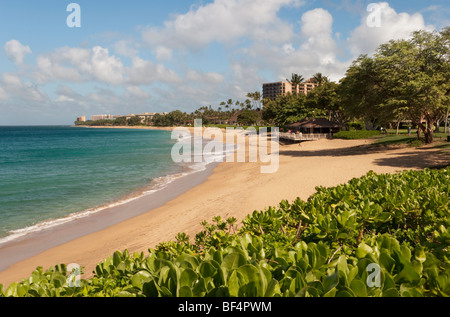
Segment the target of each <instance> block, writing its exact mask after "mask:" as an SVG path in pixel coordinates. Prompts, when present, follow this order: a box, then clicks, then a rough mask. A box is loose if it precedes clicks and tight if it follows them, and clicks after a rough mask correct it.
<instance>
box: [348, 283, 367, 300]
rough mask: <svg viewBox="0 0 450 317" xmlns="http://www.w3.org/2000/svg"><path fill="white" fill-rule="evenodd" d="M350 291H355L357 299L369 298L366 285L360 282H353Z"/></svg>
mask: <svg viewBox="0 0 450 317" xmlns="http://www.w3.org/2000/svg"><path fill="white" fill-rule="evenodd" d="M350 289H351V290H352V291H353V293H354V294H355V296H356V297H367V289H366V284H364V283H363V282H362V281H360V280H356V279H355V280H353V281H352V282H351V283H350Z"/></svg>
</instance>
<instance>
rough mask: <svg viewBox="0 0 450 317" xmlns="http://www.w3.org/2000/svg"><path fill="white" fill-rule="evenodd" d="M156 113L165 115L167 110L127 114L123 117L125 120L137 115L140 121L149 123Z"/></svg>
mask: <svg viewBox="0 0 450 317" xmlns="http://www.w3.org/2000/svg"><path fill="white" fill-rule="evenodd" d="M157 114H160V115H163V116H165V115H167V112H164V113H157V112H144V113H140V114H129V115H126V116H124V117H125V118H126V119H127V120H129V119H131V118H132V117H139V118H141V122H142V123H146V122H147V123H150V122H151V121H152V120H153V118H154V117H155V116H156V115H157Z"/></svg>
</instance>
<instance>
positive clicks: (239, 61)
mask: <svg viewBox="0 0 450 317" xmlns="http://www.w3.org/2000/svg"><path fill="white" fill-rule="evenodd" d="M71 2H74V3H77V4H79V6H80V8H81V14H80V19H81V27H80V28H70V27H68V26H67V24H66V19H67V17H68V16H69V14H70V12H67V11H66V8H67V5H68V4H69V3H71ZM370 3H375V4H377V8H378V11H377V12H378V13H379V16H380V25H379V27H370V26H369V25H368V23H367V21H368V18H370V16H369V15H371V14H373V12H372V13H371V12H368V11H367V7H368V5H369V4H370ZM448 25H450V6H449V5H448V4H447V1H444V0H430V1H418V0H410V1H399V0H396V1H388V2H373V1H365V0H346V1H333V0H309V1H306V0H214V1H213V0H210V1H206V0H205V1H201V0H194V1H189V0H168V1H142V0H128V1H117V0H111V1H107V0H95V1H92V0H89V1H88V0H78V1H76V0H75V1H62V0H43V1H31V0H28V1H17V0H15V1H14V0H0V125H21V124H22V125H27V124H44V125H46V124H49V125H53V124H56V125H57V124H72V123H73V121H74V120H75V119H76V117H77V116H80V115H86V116H87V117H90V116H91V115H93V114H122V115H124V114H130V113H141V112H165V111H167V112H169V111H172V110H175V109H180V110H183V111H186V112H191V111H193V110H195V109H197V108H198V107H200V106H207V105H212V106H214V107H217V106H218V105H219V104H220V102H221V101H223V100H227V99H229V98H232V99H233V100H241V101H243V100H245V99H246V94H247V93H248V92H254V91H258V90H259V91H260V90H261V86H262V83H264V82H270V81H278V80H285V79H286V78H289V77H290V75H291V73H294V72H295V73H298V74H302V75H303V76H304V77H306V78H307V77H309V76H312V75H313V74H315V73H317V72H322V73H323V74H324V75H327V76H329V77H330V78H331V79H332V80H335V81H338V80H339V79H340V78H342V76H343V75H344V74H345V70H346V69H347V67H348V66H349V65H350V64H351V62H352V61H353V60H354V59H355V58H356V57H357V56H358V55H359V54H371V53H373V51H374V50H375V49H376V48H377V47H378V46H379V45H380V44H382V43H384V42H386V41H389V40H391V39H398V38H407V37H408V36H409V35H410V34H411V32H412V31H415V30H418V29H423V30H429V31H432V30H439V29H441V28H442V27H445V26H448Z"/></svg>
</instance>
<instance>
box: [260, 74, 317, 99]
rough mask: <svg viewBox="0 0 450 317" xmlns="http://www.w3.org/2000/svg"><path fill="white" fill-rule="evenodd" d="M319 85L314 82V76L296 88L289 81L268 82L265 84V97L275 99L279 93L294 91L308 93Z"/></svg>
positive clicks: (284, 93)
mask: <svg viewBox="0 0 450 317" xmlns="http://www.w3.org/2000/svg"><path fill="white" fill-rule="evenodd" d="M317 86H319V84H318V83H316V82H314V80H313V79H312V78H310V79H308V80H306V81H305V82H303V83H301V84H299V85H298V86H297V87H296V89H295V88H294V87H293V85H292V84H291V83H290V82H288V81H280V82H276V83H266V84H263V99H266V98H269V99H272V100H273V99H276V98H277V97H278V96H279V95H287V94H288V93H291V94H292V93H294V92H297V93H302V94H305V95H307V94H308V93H310V92H311V91H312V90H313V89H314V88H316V87H317Z"/></svg>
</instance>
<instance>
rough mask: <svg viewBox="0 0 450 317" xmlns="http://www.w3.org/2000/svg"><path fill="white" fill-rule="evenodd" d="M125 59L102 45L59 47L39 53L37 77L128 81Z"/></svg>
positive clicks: (40, 80)
mask: <svg viewBox="0 0 450 317" xmlns="http://www.w3.org/2000/svg"><path fill="white" fill-rule="evenodd" d="M123 76H124V66H123V64H122V61H121V60H120V59H119V58H118V57H115V56H111V55H110V54H109V50H108V49H106V48H103V47H101V46H95V47H93V48H92V49H85V48H71V47H63V48H58V49H56V50H55V51H54V52H52V53H50V54H46V55H40V56H38V57H37V71H36V73H35V74H34V77H35V78H36V80H37V81H38V82H41V83H43V82H50V81H68V82H86V81H91V80H93V81H99V82H101V83H105V84H112V85H119V84H121V83H123V81H124V77H123Z"/></svg>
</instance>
